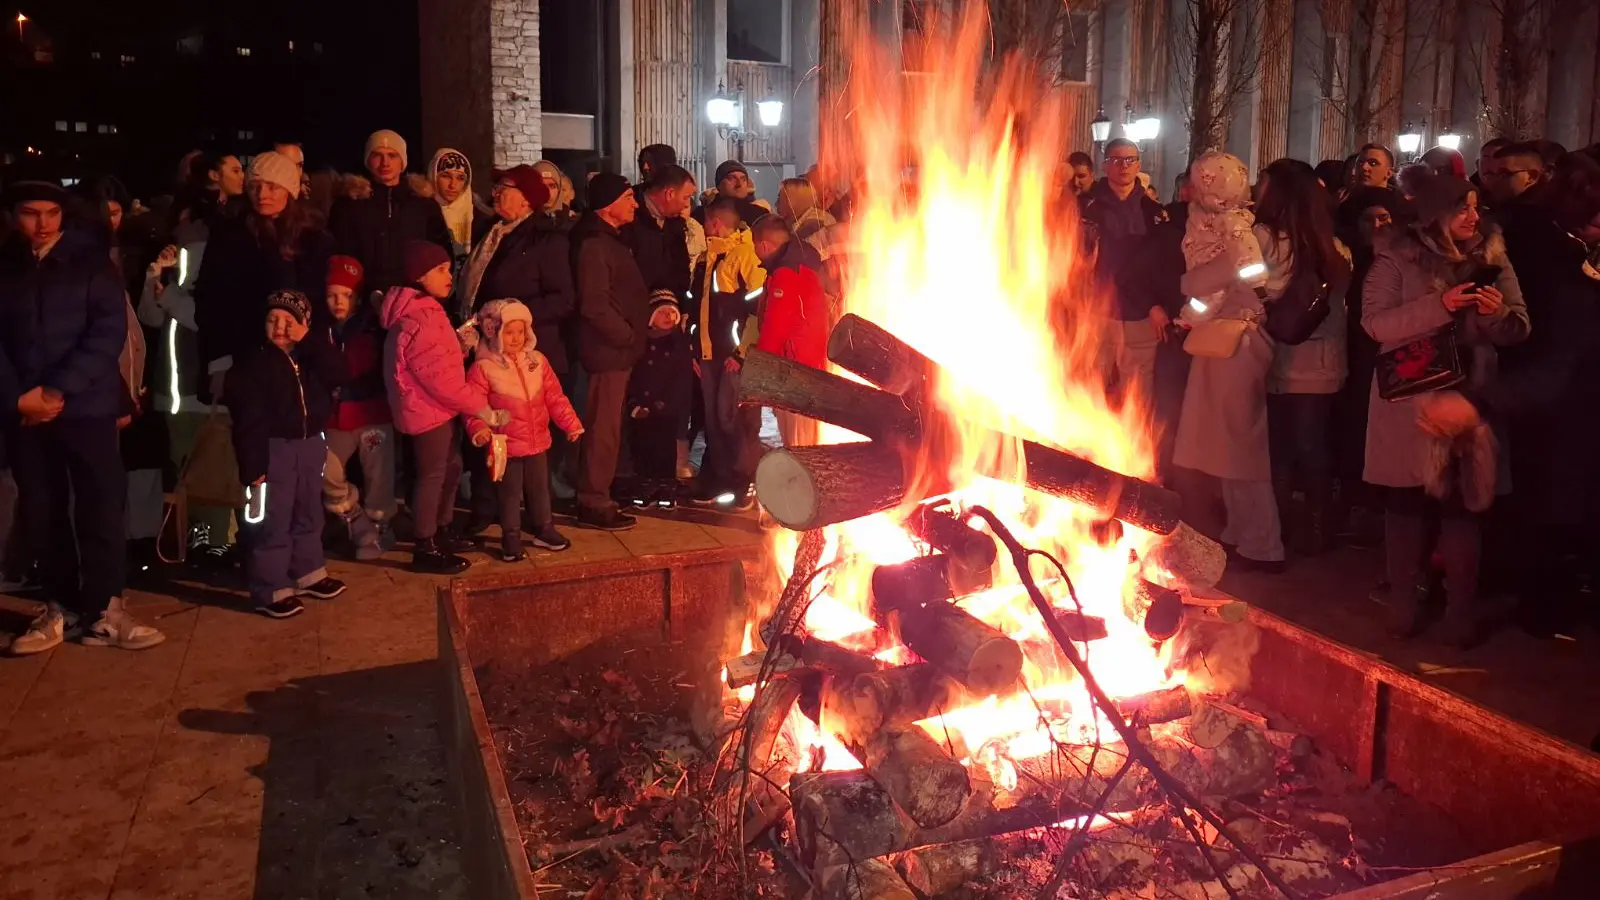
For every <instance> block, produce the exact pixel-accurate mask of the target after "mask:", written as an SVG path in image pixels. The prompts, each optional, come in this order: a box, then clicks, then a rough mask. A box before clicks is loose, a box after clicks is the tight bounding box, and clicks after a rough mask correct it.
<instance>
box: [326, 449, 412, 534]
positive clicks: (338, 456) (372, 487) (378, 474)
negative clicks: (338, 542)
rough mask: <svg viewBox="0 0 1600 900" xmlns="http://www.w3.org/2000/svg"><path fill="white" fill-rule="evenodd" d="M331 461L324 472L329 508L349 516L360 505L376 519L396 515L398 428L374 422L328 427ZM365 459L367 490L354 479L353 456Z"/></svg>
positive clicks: (363, 462)
mask: <svg viewBox="0 0 1600 900" xmlns="http://www.w3.org/2000/svg"><path fill="white" fill-rule="evenodd" d="M326 438H327V441H328V465H327V468H326V470H325V471H324V472H323V474H322V501H323V503H324V504H325V505H326V506H327V508H328V512H331V513H333V514H334V515H337V516H344V517H349V516H350V515H352V514H354V513H355V511H356V508H357V507H358V506H359V507H360V508H361V509H364V510H365V511H366V513H367V518H369V519H371V520H372V521H374V522H388V521H390V520H392V519H393V518H394V513H395V496H394V456H395V453H394V428H393V427H392V426H389V425H373V426H371V427H370V428H362V429H359V430H350V431H339V430H336V429H332V428H330V429H328V431H327V432H326ZM353 456H359V457H360V459H361V480H362V482H363V484H364V485H365V486H366V491H365V493H363V492H362V491H360V490H357V489H356V486H355V485H353V484H351V483H350V479H349V477H348V473H347V467H348V466H349V465H350V458H351V457H353Z"/></svg>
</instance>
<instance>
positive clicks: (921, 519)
mask: <svg viewBox="0 0 1600 900" xmlns="http://www.w3.org/2000/svg"><path fill="white" fill-rule="evenodd" d="M905 524H906V530H908V531H910V532H911V533H912V534H914V535H916V536H917V538H919V539H920V540H922V541H924V542H925V543H927V544H929V545H930V546H932V547H934V548H936V549H938V550H940V551H943V553H944V555H945V556H947V557H949V560H950V562H949V569H950V576H951V582H952V584H953V585H954V586H955V587H956V588H957V589H958V590H959V593H958V594H957V595H956V596H961V594H966V593H971V592H972V591H973V590H980V589H981V588H977V587H973V588H971V589H970V590H960V589H961V588H963V587H965V586H967V585H979V584H981V585H982V586H983V587H988V586H989V585H990V584H991V583H992V582H993V572H992V570H993V568H994V562H995V559H996V558H997V557H998V556H999V552H1000V551H999V550H998V548H996V547H995V544H994V537H993V536H992V535H988V534H984V533H983V532H981V531H978V530H977V529H975V528H968V527H967V525H966V523H965V522H963V521H961V520H960V519H958V518H956V517H955V516H953V515H951V514H950V513H948V512H946V511H945V510H943V509H939V508H937V507H933V506H928V505H926V504H924V505H922V506H918V507H917V508H916V509H914V510H912V512H911V515H910V516H909V517H907V518H906V523H905Z"/></svg>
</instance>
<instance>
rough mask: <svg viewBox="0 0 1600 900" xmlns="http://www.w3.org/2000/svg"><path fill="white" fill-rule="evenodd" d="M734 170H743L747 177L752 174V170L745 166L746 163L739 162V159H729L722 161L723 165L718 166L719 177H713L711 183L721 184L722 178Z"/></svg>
mask: <svg viewBox="0 0 1600 900" xmlns="http://www.w3.org/2000/svg"><path fill="white" fill-rule="evenodd" d="M734 172H743V173H744V174H745V175H746V176H747V177H748V176H749V174H750V170H749V169H746V168H745V167H744V163H742V162H739V161H738V160H737V159H727V160H723V161H722V165H719V166H717V177H716V178H713V179H712V180H711V183H712V184H721V183H722V179H724V178H727V177H728V176H729V175H732V174H733V173H734Z"/></svg>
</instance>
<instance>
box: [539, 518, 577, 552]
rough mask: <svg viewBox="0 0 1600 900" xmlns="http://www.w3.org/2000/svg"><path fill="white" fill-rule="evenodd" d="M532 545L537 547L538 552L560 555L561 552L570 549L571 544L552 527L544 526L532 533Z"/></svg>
mask: <svg viewBox="0 0 1600 900" xmlns="http://www.w3.org/2000/svg"><path fill="white" fill-rule="evenodd" d="M533 545H534V546H535V547H538V548H539V549H540V550H549V551H550V552H552V553H560V552H561V551H562V550H565V549H567V548H568V547H571V546H572V542H571V541H569V540H567V538H566V536H565V535H563V534H562V533H561V532H559V531H557V530H556V527H555V526H554V525H545V526H544V527H542V528H540V529H539V530H537V531H535V532H534V533H533Z"/></svg>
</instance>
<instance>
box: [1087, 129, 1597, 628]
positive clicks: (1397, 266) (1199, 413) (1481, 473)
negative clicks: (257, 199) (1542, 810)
mask: <svg viewBox="0 0 1600 900" xmlns="http://www.w3.org/2000/svg"><path fill="white" fill-rule="evenodd" d="M1088 163H1091V160H1089V159H1088V158H1087V157H1086V156H1084V155H1082V154H1074V156H1073V157H1072V159H1071V160H1070V161H1069V166H1068V168H1067V169H1066V170H1065V171H1064V173H1063V176H1062V185H1063V186H1062V191H1063V193H1064V194H1070V195H1072V197H1073V198H1074V199H1073V200H1072V201H1071V202H1075V203H1076V204H1077V205H1078V207H1079V209H1080V210H1081V213H1082V216H1083V221H1084V223H1085V225H1086V234H1087V240H1088V246H1089V248H1090V249H1091V252H1093V254H1094V266H1095V270H1096V273H1097V277H1098V278H1099V279H1100V281H1101V283H1102V285H1103V287H1104V290H1105V291H1106V292H1107V293H1108V294H1110V295H1111V296H1112V298H1113V299H1114V304H1113V307H1112V308H1113V310H1114V312H1115V314H1116V315H1117V317H1118V318H1120V320H1121V322H1120V330H1118V329H1113V330H1112V334H1113V338H1112V340H1110V341H1109V342H1108V344H1109V346H1108V347H1107V348H1106V349H1107V352H1106V360H1105V368H1106V371H1107V377H1108V378H1109V379H1110V382H1111V383H1112V385H1113V386H1114V387H1116V388H1117V389H1118V390H1121V391H1123V392H1124V393H1125V394H1126V392H1130V391H1132V392H1137V394H1138V396H1140V397H1142V398H1144V399H1145V400H1146V401H1147V402H1148V406H1149V408H1150V409H1151V411H1152V415H1153V419H1154V421H1155V422H1156V424H1157V426H1158V428H1159V433H1161V434H1162V435H1163V437H1164V440H1163V442H1162V452H1161V469H1162V477H1163V478H1164V479H1165V480H1166V481H1167V482H1168V483H1169V484H1171V485H1172V486H1174V487H1175V488H1177V489H1178V490H1179V491H1180V493H1182V494H1183V495H1184V499H1185V507H1186V514H1187V516H1188V517H1189V518H1191V520H1193V521H1197V522H1205V521H1211V522H1213V523H1214V524H1215V526H1216V530H1217V532H1218V533H1219V534H1220V536H1221V538H1222V541H1223V542H1224V544H1225V545H1226V546H1227V547H1228V548H1229V552H1230V555H1231V558H1232V563H1231V567H1230V568H1231V569H1232V570H1235V571H1238V570H1244V571H1250V570H1256V571H1266V572H1277V571H1281V570H1282V569H1283V568H1284V566H1285V563H1286V560H1288V559H1289V558H1290V556H1291V555H1300V556H1315V555H1319V554H1321V553H1323V552H1325V551H1327V550H1329V549H1330V548H1331V547H1332V546H1333V545H1334V544H1335V543H1337V542H1339V541H1340V540H1344V541H1348V542H1350V543H1352V544H1357V545H1360V544H1363V543H1367V542H1372V543H1374V544H1376V543H1381V545H1382V547H1383V549H1384V556H1385V573H1386V575H1385V577H1384V579H1383V581H1382V583H1381V584H1379V585H1378V586H1377V587H1376V589H1375V591H1374V592H1373V599H1375V600H1377V601H1379V602H1381V603H1384V604H1385V605H1386V606H1387V607H1388V610H1389V612H1390V618H1391V625H1392V629H1393V630H1394V631H1395V632H1396V633H1397V634H1399V635H1403V636H1414V635H1417V634H1419V633H1421V632H1422V631H1424V630H1426V629H1428V628H1429V627H1431V626H1432V625H1433V624H1434V622H1435V620H1436V619H1439V618H1442V623H1443V628H1442V629H1441V635H1442V636H1443V637H1444V639H1446V640H1448V641H1450V642H1453V643H1454V644H1457V645H1459V646H1462V647H1471V646H1475V645H1476V644H1478V643H1480V642H1482V641H1483V640H1484V639H1485V638H1486V637H1487V636H1488V635H1489V634H1490V633H1491V631H1492V630H1493V629H1494V628H1495V627H1496V626H1497V625H1498V624H1500V623H1501V622H1504V621H1506V620H1507V618H1508V616H1510V615H1514V616H1515V617H1516V619H1517V620H1519V621H1520V623H1521V624H1522V625H1523V626H1524V627H1525V628H1526V629H1527V630H1529V631H1530V632H1532V633H1535V634H1539V635H1546V636H1548V635H1550V634H1555V633H1567V632H1570V631H1571V629H1572V627H1573V626H1574V625H1576V624H1578V620H1579V618H1580V617H1582V616H1592V614H1593V609H1592V608H1587V607H1586V604H1585V600H1586V598H1587V597H1588V591H1589V588H1590V586H1591V585H1592V579H1593V577H1594V576H1595V574H1596V573H1595V569H1594V566H1595V563H1596V562H1597V560H1600V544H1597V542H1596V539H1595V536H1594V532H1593V530H1592V529H1590V528H1588V527H1587V525H1586V523H1585V520H1584V516H1583V510H1586V509H1590V508H1594V507H1595V505H1596V502H1597V501H1600V477H1597V473H1596V472H1595V470H1594V467H1593V466H1592V465H1589V464H1587V462H1586V460H1587V457H1588V453H1589V452H1590V448H1592V447H1593V446H1594V437H1595V430H1596V425H1595V422H1596V414H1597V413H1600V378H1597V376H1600V316H1597V314H1600V146H1596V147H1590V148H1587V149H1585V150H1581V151H1573V152H1568V151H1566V150H1565V149H1564V148H1562V147H1560V146H1558V145H1556V144H1554V143H1552V142H1549V141H1531V142H1512V141H1508V140H1503V139H1496V140H1491V141H1487V142H1485V144H1484V145H1483V147H1482V152H1481V155H1480V157H1479V159H1478V163H1477V171H1476V173H1474V174H1473V175H1472V176H1471V177H1470V178H1469V177H1468V175H1467V167H1466V161H1465V159H1464V158H1463V157H1462V156H1461V154H1460V153H1458V152H1456V151H1454V150H1451V149H1447V148H1443V147H1439V148H1434V149H1433V150H1430V151H1429V152H1428V153H1426V154H1425V155H1424V156H1423V157H1422V158H1421V159H1420V160H1419V161H1418V162H1416V163H1412V164H1409V165H1405V166H1400V167H1397V166H1396V158H1395V156H1394V154H1393V152H1392V151H1390V150H1389V149H1388V148H1387V147H1383V146H1381V145H1377V144H1369V145H1367V146H1364V147H1362V148H1361V149H1360V151H1359V152H1357V153H1356V154H1354V155H1352V156H1351V157H1350V158H1348V159H1346V160H1343V161H1340V160H1327V161H1323V162H1321V163H1320V164H1318V165H1316V166H1312V165H1310V164H1308V163H1305V162H1302V161H1298V160H1292V159H1282V160H1278V161H1276V162H1273V163H1271V164H1270V165H1268V166H1266V167H1265V168H1264V169H1263V170H1261V171H1260V172H1259V173H1256V177H1255V178H1254V179H1253V184H1252V177H1251V173H1250V172H1249V171H1248V170H1247V168H1246V166H1245V165H1244V164H1243V163H1242V162H1240V161H1239V160H1238V159H1236V158H1235V157H1233V156H1230V155H1228V154H1226V153H1219V152H1213V153H1207V154H1205V155H1204V156H1202V157H1201V158H1199V159H1197V160H1195V161H1194V163H1193V164H1192V165H1191V166H1190V168H1189V170H1188V171H1187V172H1186V173H1184V175H1183V176H1180V178H1179V181H1178V186H1177V195H1176V196H1175V197H1174V202H1173V203H1171V204H1169V205H1168V206H1166V207H1162V206H1161V205H1159V204H1158V203H1157V202H1156V201H1155V200H1154V199H1152V198H1151V197H1150V196H1149V192H1148V190H1147V188H1146V183H1145V182H1142V181H1141V180H1140V178H1139V177H1138V176H1139V174H1140V172H1139V170H1140V155H1139V147H1138V145H1137V144H1134V143H1132V142H1130V141H1126V140H1120V139H1119V140H1113V141H1110V142H1108V143H1107V145H1106V147H1105V152H1104V156H1103V166H1104V177H1103V178H1102V179H1100V180H1093V178H1092V168H1091V167H1090V166H1089V165H1087V164H1088ZM1507 600H1512V601H1516V602H1514V603H1508V602H1501V601H1507ZM1441 613H1442V615H1441Z"/></svg>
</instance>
